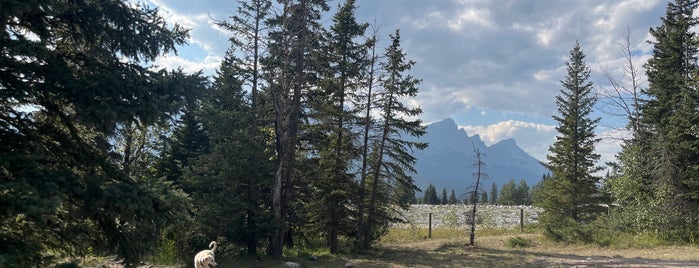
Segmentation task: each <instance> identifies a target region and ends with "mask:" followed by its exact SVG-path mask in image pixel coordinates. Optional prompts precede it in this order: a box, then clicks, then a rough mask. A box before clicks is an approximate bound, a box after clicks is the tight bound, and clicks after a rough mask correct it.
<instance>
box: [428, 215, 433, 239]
mask: <svg viewBox="0 0 699 268" xmlns="http://www.w3.org/2000/svg"><path fill="white" fill-rule="evenodd" d="M429 225H430V227H429V231H428V233H427V237H428V238H432V212H430V221H429Z"/></svg>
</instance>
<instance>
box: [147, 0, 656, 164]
mask: <svg viewBox="0 0 699 268" xmlns="http://www.w3.org/2000/svg"><path fill="white" fill-rule="evenodd" d="M144 1H145V2H146V3H148V4H149V5H151V6H157V7H158V8H159V10H160V12H161V14H162V15H163V16H164V17H165V19H166V20H167V21H168V22H169V23H178V24H180V25H182V26H185V27H187V28H190V29H191V30H190V39H189V42H188V43H189V44H188V45H187V46H183V47H179V48H178V54H177V55H174V54H171V55H165V56H163V57H160V58H158V59H157V60H156V62H155V64H156V65H158V66H161V67H166V68H182V69H183V70H185V71H187V72H196V71H198V70H203V71H204V74H208V75H211V74H214V72H215V70H216V69H217V68H218V66H219V64H220V62H221V60H222V58H223V55H224V53H225V51H226V49H227V48H228V47H229V45H230V44H229V42H228V38H229V37H230V36H231V33H229V32H226V31H224V30H222V29H220V28H219V27H216V26H215V25H214V23H213V22H214V20H227V19H228V18H229V17H230V16H231V15H233V14H234V12H235V10H236V2H235V1H234V0H227V1H221V0H199V1H185V0H144ZM340 3H341V2H339V1H332V2H330V6H331V11H330V12H329V13H328V14H327V15H326V16H325V18H324V19H323V21H324V22H325V23H326V24H330V23H331V17H332V15H333V13H334V11H333V10H334V9H336V7H337V6H338V5H339V4H340ZM357 6H358V9H357V14H356V16H357V20H358V21H360V22H369V23H371V24H372V25H374V27H376V28H377V29H378V30H379V32H380V41H381V42H382V43H381V44H382V45H381V46H382V51H383V47H385V45H386V44H387V43H388V40H389V37H388V35H389V34H390V33H393V32H394V31H395V30H396V29H400V32H401V42H402V43H401V46H402V47H403V49H404V52H405V53H406V54H407V58H408V59H411V60H414V61H415V62H416V65H415V66H414V67H413V69H412V70H411V75H413V76H414V77H416V78H419V79H422V82H421V84H420V86H419V88H420V92H419V94H418V96H417V97H416V98H414V99H413V100H411V103H412V104H414V105H419V106H420V107H421V108H422V109H423V114H422V115H421V119H422V120H423V122H425V123H430V122H436V121H441V120H443V119H445V118H452V119H454V121H455V122H456V123H457V124H458V125H459V127H460V128H463V129H464V130H466V132H467V133H468V134H469V135H474V134H478V135H479V136H480V137H481V139H482V140H483V141H484V142H485V143H486V144H488V145H492V144H495V143H497V142H499V141H501V140H503V139H510V138H512V139H514V140H515V141H516V143H517V144H518V145H519V146H520V147H521V148H522V149H523V150H525V151H526V152H528V153H529V154H531V155H532V156H534V157H536V158H537V159H539V160H544V161H545V159H546V155H547V153H548V148H549V146H550V145H551V144H552V143H553V141H554V140H555V137H556V135H557V131H556V129H555V127H556V125H557V123H556V121H554V120H553V119H552V115H554V114H557V110H556V103H555V96H556V95H558V94H559V93H560V90H561V89H562V86H561V83H560V81H561V80H563V79H564V78H565V76H566V74H567V72H566V65H565V64H566V62H567V61H568V60H569V55H570V50H571V49H572V48H573V47H574V46H575V44H576V42H578V43H579V44H580V46H581V48H582V50H583V52H584V54H585V55H586V58H585V62H586V63H587V65H588V66H589V67H590V69H591V71H592V76H591V79H590V81H591V82H592V83H593V84H594V87H595V91H599V92H602V91H605V90H608V89H609V84H610V83H609V82H608V80H607V78H605V76H603V75H602V71H601V70H602V69H607V70H609V73H610V74H611V75H613V76H614V77H615V78H618V79H621V78H622V76H623V75H624V73H625V72H624V71H623V69H622V66H623V61H624V59H625V58H624V54H623V53H622V50H621V49H620V46H619V43H620V42H624V40H626V38H627V36H628V37H629V38H628V39H629V41H630V42H629V43H630V45H631V50H632V53H631V54H632V59H633V62H634V65H635V66H637V68H638V69H639V71H640V73H641V80H642V81H644V75H643V73H644V72H645V70H643V69H642V65H643V63H644V62H646V61H647V59H648V58H649V57H650V55H651V53H652V45H651V44H649V43H648V42H646V41H648V40H650V38H651V37H650V35H649V29H650V28H651V27H657V26H659V25H660V23H661V17H663V16H664V14H665V8H666V6H667V1H661V0H586V1H577V0H561V1H551V0H357ZM601 103H602V101H600V105H599V106H600V107H598V108H601V106H602V104H601ZM600 110H601V109H600ZM593 116H595V117H600V118H602V121H601V122H600V124H599V125H598V127H597V129H596V132H597V135H598V137H600V138H602V141H600V143H598V144H597V153H599V154H600V155H601V156H602V159H601V160H602V162H606V161H611V160H613V159H614V155H615V153H616V152H617V151H618V150H619V144H620V141H621V140H620V138H621V137H623V133H624V132H623V131H621V130H620V129H621V128H623V126H624V125H625V122H624V119H623V118H620V117H618V116H612V115H611V114H609V113H605V112H596V113H595V114H594V115H593Z"/></svg>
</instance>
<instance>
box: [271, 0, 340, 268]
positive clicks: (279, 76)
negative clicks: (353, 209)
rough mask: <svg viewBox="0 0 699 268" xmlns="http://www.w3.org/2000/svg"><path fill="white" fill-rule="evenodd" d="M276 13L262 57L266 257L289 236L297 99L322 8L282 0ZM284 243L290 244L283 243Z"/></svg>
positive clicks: (307, 81) (307, 76) (307, 80)
mask: <svg viewBox="0 0 699 268" xmlns="http://www.w3.org/2000/svg"><path fill="white" fill-rule="evenodd" d="M280 4H281V6H280V7H279V8H280V12H279V13H278V14H277V15H275V16H274V17H273V18H271V19H270V20H268V26H269V27H270V32H269V53H268V55H267V57H265V58H264V59H263V63H264V68H263V69H264V70H265V73H266V74H267V77H266V79H267V81H268V82H269V93H270V96H271V101H272V104H273V107H274V133H275V141H276V142H275V146H276V150H275V151H276V161H277V163H276V171H275V176H276V177H275V181H274V185H273V192H272V211H273V213H274V223H275V224H276V225H277V228H275V229H274V232H273V234H272V241H271V242H270V244H269V253H270V254H271V255H272V256H274V257H277V258H280V257H281V256H282V249H283V245H284V241H285V238H289V237H290V236H289V222H288V221H287V220H288V216H289V215H290V213H289V208H290V205H291V204H290V203H291V202H292V201H294V199H292V196H294V193H293V191H294V189H295V186H298V185H300V184H301V183H300V179H299V178H298V176H297V175H298V174H295V162H296V157H297V150H296V149H297V148H298V145H299V129H300V128H301V122H302V120H301V119H302V118H301V116H302V110H303V109H302V105H301V104H302V98H303V97H304V93H305V92H307V89H308V88H309V87H310V85H311V83H312V82H313V81H311V78H312V75H311V73H313V72H315V70H314V68H313V66H312V64H311V63H312V62H311V60H310V54H311V53H312V50H314V49H317V48H318V45H317V42H318V40H319V39H320V38H319V37H318V33H320V32H322V31H321V29H322V27H321V26H320V24H319V20H320V18H321V13H322V12H323V11H327V10H328V6H327V4H326V2H325V1H323V0H300V1H284V2H282V3H280ZM287 242H291V241H289V240H287Z"/></svg>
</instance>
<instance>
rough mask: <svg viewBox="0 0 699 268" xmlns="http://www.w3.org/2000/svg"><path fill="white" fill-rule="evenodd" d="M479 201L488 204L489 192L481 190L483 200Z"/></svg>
mask: <svg viewBox="0 0 699 268" xmlns="http://www.w3.org/2000/svg"><path fill="white" fill-rule="evenodd" d="M479 203H481V204H488V192H486V191H483V192H481V200H480V202H479Z"/></svg>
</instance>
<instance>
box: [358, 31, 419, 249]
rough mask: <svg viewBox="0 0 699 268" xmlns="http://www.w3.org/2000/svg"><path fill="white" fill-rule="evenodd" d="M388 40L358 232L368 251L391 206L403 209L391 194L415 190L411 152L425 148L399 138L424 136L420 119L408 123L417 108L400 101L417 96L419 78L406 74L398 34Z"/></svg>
mask: <svg viewBox="0 0 699 268" xmlns="http://www.w3.org/2000/svg"><path fill="white" fill-rule="evenodd" d="M390 37H391V45H390V46H389V47H388V48H387V49H386V52H385V54H384V55H385V57H386V59H385V62H382V63H381V64H380V65H381V69H382V71H383V72H384V74H383V78H382V79H381V86H382V87H383V92H381V93H380V94H379V96H378V97H377V104H376V107H377V108H378V109H379V113H380V117H381V119H380V122H378V125H379V128H378V133H377V134H378V137H379V138H378V139H377V140H376V141H375V143H374V144H373V146H372V153H371V157H370V164H369V166H370V168H369V174H370V175H369V177H368V178H369V181H370V183H369V184H370V187H369V196H368V198H369V206H368V214H367V223H366V226H365V230H360V235H361V237H360V243H364V248H369V247H370V245H371V242H372V241H373V240H375V239H378V238H379V237H380V235H381V234H383V233H384V232H385V231H386V228H387V227H388V226H389V224H390V222H391V221H392V220H393V219H392V218H393V217H392V216H390V215H393V213H395V211H393V209H394V208H393V206H392V205H398V206H399V207H403V208H404V207H406V206H407V205H408V204H401V203H399V202H398V200H396V199H395V195H394V194H393V193H394V192H395V191H404V189H413V190H417V186H415V183H414V181H413V178H412V176H411V174H412V173H414V172H415V167H414V164H415V161H416V159H415V157H414V156H413V155H412V151H413V150H421V149H424V148H426V147H427V144H426V143H423V142H415V141H409V140H406V139H404V138H402V137H405V136H413V137H419V136H422V135H423V134H425V127H424V126H422V125H421V122H422V121H421V120H419V119H417V120H410V119H408V118H414V117H416V116H418V115H420V114H421V113H422V109H420V108H419V107H408V106H406V105H405V104H404V103H403V102H402V101H403V100H404V99H405V98H410V97H415V96H416V95H417V93H418V90H419V89H418V87H417V86H418V84H419V83H420V80H419V79H416V78H414V77H413V76H412V75H410V74H409V73H408V72H409V71H410V69H411V68H412V66H413V65H415V62H414V61H411V60H406V58H405V53H404V52H403V49H402V48H401V46H400V32H399V30H396V32H395V33H394V34H392V35H390Z"/></svg>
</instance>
